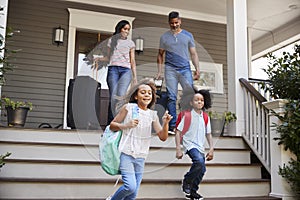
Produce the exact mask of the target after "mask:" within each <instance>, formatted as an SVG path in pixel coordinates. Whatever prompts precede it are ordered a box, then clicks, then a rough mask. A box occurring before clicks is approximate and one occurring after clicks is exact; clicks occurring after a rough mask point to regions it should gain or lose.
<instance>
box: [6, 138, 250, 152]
mask: <svg viewBox="0 0 300 200" xmlns="http://www.w3.org/2000/svg"><path fill="white" fill-rule="evenodd" d="M0 144H16V145H19V144H21V145H34V146H45V145H48V146H70V147H81V146H85V147H96V148H98V146H99V145H98V144H74V143H68V142H64V143H58V142H40V141H38V142H34V141H32V142H22V141H1V139H0ZM150 149H153V150H156V149H166V150H170V149H174V151H175V149H176V147H175V146H174V147H165V146H161V147H157V146H150ZM205 150H209V148H205ZM214 150H215V151H246V152H250V149H245V148H242V149H237V148H221V147H215V148H214Z"/></svg>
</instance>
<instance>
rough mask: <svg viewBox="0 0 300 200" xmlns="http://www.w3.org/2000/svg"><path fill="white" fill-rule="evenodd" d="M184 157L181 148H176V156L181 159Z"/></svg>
mask: <svg viewBox="0 0 300 200" xmlns="http://www.w3.org/2000/svg"><path fill="white" fill-rule="evenodd" d="M182 157H183V153H182V151H181V149H176V158H177V159H181V158H182Z"/></svg>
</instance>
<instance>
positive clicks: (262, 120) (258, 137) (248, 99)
mask: <svg viewBox="0 0 300 200" xmlns="http://www.w3.org/2000/svg"><path fill="white" fill-rule="evenodd" d="M239 81H240V84H241V86H242V88H243V93H244V109H245V120H246V122H245V126H246V127H245V128H246V130H245V133H244V135H243V138H244V140H245V141H246V143H247V144H248V145H249V147H250V148H251V149H252V151H253V152H254V153H255V155H256V156H257V158H258V159H259V160H260V162H261V163H262V164H263V166H264V167H265V168H266V170H267V171H268V172H269V173H270V168H271V162H270V160H271V158H270V130H269V118H268V113H269V110H268V109H267V108H265V107H264V106H263V105H262V103H263V102H266V101H267V99H266V98H265V97H264V96H263V95H262V94H261V92H262V91H260V92H259V91H258V90H257V89H256V88H255V87H254V86H253V85H252V84H251V83H250V82H249V81H247V80H246V79H244V78H240V79H239Z"/></svg>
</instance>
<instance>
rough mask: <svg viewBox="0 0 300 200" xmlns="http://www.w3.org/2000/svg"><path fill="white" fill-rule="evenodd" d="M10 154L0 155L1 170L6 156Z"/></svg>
mask: <svg viewBox="0 0 300 200" xmlns="http://www.w3.org/2000/svg"><path fill="white" fill-rule="evenodd" d="M10 155H11V153H9V152H7V153H6V154H5V155H0V168H2V167H3V166H4V165H5V162H4V160H5V158H7V157H8V156H10Z"/></svg>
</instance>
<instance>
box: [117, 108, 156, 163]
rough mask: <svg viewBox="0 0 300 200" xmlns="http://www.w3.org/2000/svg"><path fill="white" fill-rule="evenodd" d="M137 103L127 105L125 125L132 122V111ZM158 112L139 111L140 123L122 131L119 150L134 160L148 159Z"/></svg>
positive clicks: (149, 110)
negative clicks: (153, 125)
mask: <svg viewBox="0 0 300 200" xmlns="http://www.w3.org/2000/svg"><path fill="white" fill-rule="evenodd" d="M134 106H136V104H135V103H128V104H126V110H127V111H128V112H127V115H126V117H125V119H124V122H123V123H124V124H126V123H128V122H129V121H130V120H132V109H133V107H134ZM157 118H158V116H157V111H155V110H151V109H147V110H142V109H139V118H138V119H139V123H138V126H137V127H135V128H130V129H124V130H122V132H123V134H122V138H121V141H120V144H119V150H120V152H122V153H125V154H127V155H131V156H133V157H134V158H146V157H147V155H148V153H149V148H150V143H151V133H152V122H153V121H155V120H157Z"/></svg>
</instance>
